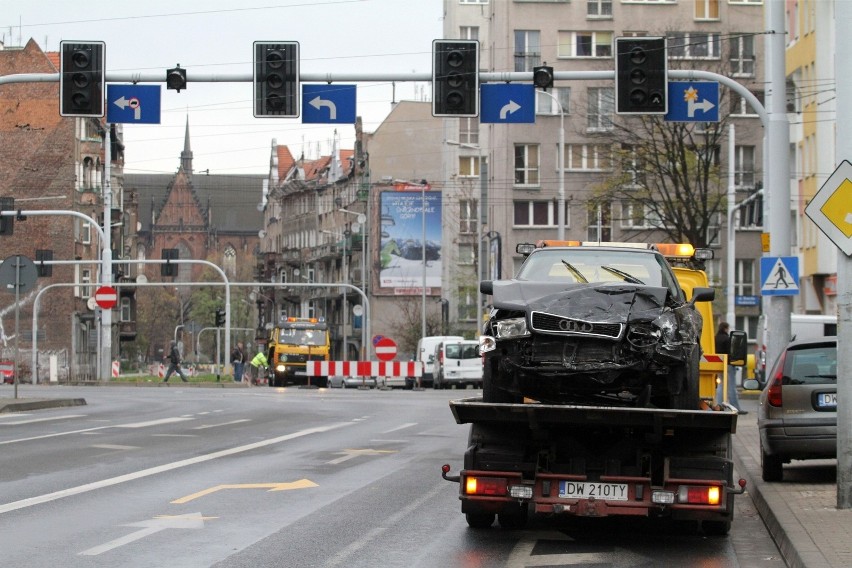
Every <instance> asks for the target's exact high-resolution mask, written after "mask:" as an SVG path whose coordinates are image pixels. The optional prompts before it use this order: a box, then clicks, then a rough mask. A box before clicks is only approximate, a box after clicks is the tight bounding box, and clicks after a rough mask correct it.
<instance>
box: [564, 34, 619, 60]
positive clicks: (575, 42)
mask: <svg viewBox="0 0 852 568" xmlns="http://www.w3.org/2000/svg"><path fill="white" fill-rule="evenodd" d="M556 55H557V57H612V32H587V31H583V32H559V46H558V48H557V52H556Z"/></svg>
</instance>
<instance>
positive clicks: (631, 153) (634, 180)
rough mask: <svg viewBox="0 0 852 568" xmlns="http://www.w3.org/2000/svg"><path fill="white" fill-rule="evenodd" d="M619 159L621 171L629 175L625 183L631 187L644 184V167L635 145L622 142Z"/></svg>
mask: <svg viewBox="0 0 852 568" xmlns="http://www.w3.org/2000/svg"><path fill="white" fill-rule="evenodd" d="M620 159H621V173H622V174H624V175H625V176H629V178H628V179H627V180H625V185H627V186H632V187H641V186H644V185H645V182H646V179H645V169H644V166H643V163H642V157H641V156H640V155H639V152H638V148H637V146H635V145H633V144H622V145H621V154H620Z"/></svg>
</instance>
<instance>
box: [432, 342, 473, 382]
mask: <svg viewBox="0 0 852 568" xmlns="http://www.w3.org/2000/svg"><path fill="white" fill-rule="evenodd" d="M433 375H434V381H433V383H432V386H433V387H434V388H436V389H446V388H450V387H454V386H458V387H466V386H467V385H471V386H472V387H473V388H480V387H482V356H481V355H480V353H479V341H475V340H465V341H442V342H441V343H439V344H438V345H436V346H435V355H434V367H433Z"/></svg>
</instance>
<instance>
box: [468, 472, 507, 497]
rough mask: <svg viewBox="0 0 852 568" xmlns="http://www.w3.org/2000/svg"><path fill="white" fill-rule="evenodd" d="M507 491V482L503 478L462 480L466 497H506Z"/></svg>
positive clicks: (470, 478)
mask: <svg viewBox="0 0 852 568" xmlns="http://www.w3.org/2000/svg"><path fill="white" fill-rule="evenodd" d="M508 491H509V480H508V479H506V478H505V477H477V476H474V475H471V476H468V477H466V478H465V480H464V492H465V494H466V495H495V496H501V495H506V494H507V493H508Z"/></svg>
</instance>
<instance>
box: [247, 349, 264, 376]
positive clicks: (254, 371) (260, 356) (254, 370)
mask: <svg viewBox="0 0 852 568" xmlns="http://www.w3.org/2000/svg"><path fill="white" fill-rule="evenodd" d="M249 365H250V366H251V377H250V382H256V381H257V380H258V379H260V378H261V377H263V373H265V372H266V367H267V366H268V365H269V361H267V359H266V355H265V354H264V353H263V350H262V349H261V350H260V351H258V352H257V355H255V356H254V358H253V359H252V360H251V363H249Z"/></svg>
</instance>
